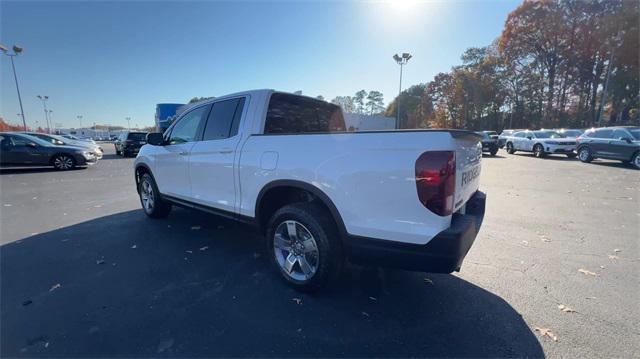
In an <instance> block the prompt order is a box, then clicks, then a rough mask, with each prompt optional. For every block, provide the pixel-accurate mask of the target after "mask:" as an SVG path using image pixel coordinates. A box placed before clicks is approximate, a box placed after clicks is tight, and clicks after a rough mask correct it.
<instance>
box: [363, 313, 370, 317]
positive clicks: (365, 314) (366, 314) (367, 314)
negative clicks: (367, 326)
mask: <svg viewBox="0 0 640 359" xmlns="http://www.w3.org/2000/svg"><path fill="white" fill-rule="evenodd" d="M362 315H364V316H365V317H367V318H369V317H370V315H369V313H367V312H362Z"/></svg>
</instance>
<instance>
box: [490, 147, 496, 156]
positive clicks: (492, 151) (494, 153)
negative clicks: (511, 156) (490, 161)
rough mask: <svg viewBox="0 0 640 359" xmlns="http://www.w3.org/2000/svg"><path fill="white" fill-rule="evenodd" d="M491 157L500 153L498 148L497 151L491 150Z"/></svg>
mask: <svg viewBox="0 0 640 359" xmlns="http://www.w3.org/2000/svg"><path fill="white" fill-rule="evenodd" d="M489 153H491V156H495V155H496V154H497V153H498V149H497V148H496V149H495V150H491V152H489Z"/></svg>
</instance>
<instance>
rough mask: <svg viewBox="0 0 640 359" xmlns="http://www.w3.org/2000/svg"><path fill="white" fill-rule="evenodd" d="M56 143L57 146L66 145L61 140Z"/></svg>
mask: <svg viewBox="0 0 640 359" xmlns="http://www.w3.org/2000/svg"><path fill="white" fill-rule="evenodd" d="M55 143H56V145H64V142H62V141H59V140H56V142H55Z"/></svg>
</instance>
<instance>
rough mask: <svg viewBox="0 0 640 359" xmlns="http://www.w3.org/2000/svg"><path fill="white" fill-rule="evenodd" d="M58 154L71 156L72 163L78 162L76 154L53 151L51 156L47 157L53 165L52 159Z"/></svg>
mask: <svg viewBox="0 0 640 359" xmlns="http://www.w3.org/2000/svg"><path fill="white" fill-rule="evenodd" d="M58 156H67V157H71V159H72V160H73V163H74V164H77V163H78V160H76V156H74V155H73V154H71V153H67V152H54V153H53V154H52V155H51V157H49V164H50V165H52V166H53V160H55V159H56V157H58Z"/></svg>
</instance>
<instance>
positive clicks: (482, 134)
mask: <svg viewBox="0 0 640 359" xmlns="http://www.w3.org/2000/svg"><path fill="white" fill-rule="evenodd" d="M476 133H477V134H479V135H480V136H482V138H483V139H485V140H486V139H491V137H490V136H489V134H487V133H486V132H476Z"/></svg>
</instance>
